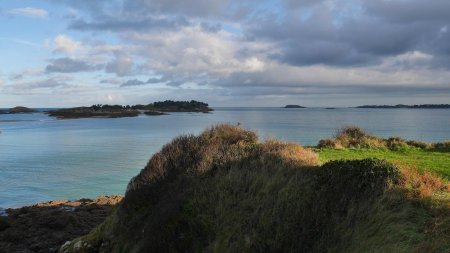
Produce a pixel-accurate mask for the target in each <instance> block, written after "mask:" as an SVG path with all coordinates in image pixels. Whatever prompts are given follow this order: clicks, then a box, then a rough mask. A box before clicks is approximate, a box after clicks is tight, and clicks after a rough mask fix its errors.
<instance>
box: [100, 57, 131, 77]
mask: <svg viewBox="0 0 450 253" xmlns="http://www.w3.org/2000/svg"><path fill="white" fill-rule="evenodd" d="M114 56H115V58H114V60H112V61H110V62H109V63H108V64H106V68H105V70H106V72H108V73H115V74H116V75H118V76H126V75H130V74H132V71H133V66H134V63H133V59H132V58H131V57H130V56H128V55H127V54H126V53H124V52H114Z"/></svg>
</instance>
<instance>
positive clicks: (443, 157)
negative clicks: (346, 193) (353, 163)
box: [314, 148, 450, 179]
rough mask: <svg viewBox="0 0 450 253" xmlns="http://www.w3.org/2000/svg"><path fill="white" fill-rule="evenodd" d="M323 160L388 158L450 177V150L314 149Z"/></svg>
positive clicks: (401, 164)
mask: <svg viewBox="0 0 450 253" xmlns="http://www.w3.org/2000/svg"><path fill="white" fill-rule="evenodd" d="M314 150H315V151H316V152H317V153H318V154H319V158H320V160H321V162H327V161H330V160H352V159H364V158H370V157H374V158H379V159H386V160H388V161H390V162H393V163H395V164H397V165H399V166H407V167H410V168H417V169H418V170H421V171H430V172H433V173H436V174H438V175H440V176H442V177H444V178H446V179H450V152H436V151H429V150H423V149H418V148H409V149H405V150H400V151H393V150H389V149H357V148H356V149H352V148H347V149H332V148H322V149H314Z"/></svg>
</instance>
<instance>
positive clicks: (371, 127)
mask: <svg viewBox="0 0 450 253" xmlns="http://www.w3.org/2000/svg"><path fill="white" fill-rule="evenodd" d="M216 123H231V124H237V123H241V124H242V126H243V127H245V128H250V129H253V130H256V131H257V132H258V133H259V135H260V137H261V138H271V137H276V138H279V139H282V140H285V141H290V142H297V143H300V144H302V145H316V144H317V142H318V141H319V140H320V139H322V138H328V137H330V136H331V135H333V134H334V132H335V131H336V129H337V128H339V127H342V126H344V125H358V126H361V127H363V128H364V129H366V130H367V131H368V132H370V133H372V134H375V135H378V136H382V137H389V136H400V137H403V138H408V139H415V140H421V141H428V142H437V141H444V140H449V139H450V128H449V126H450V110H448V109H434V110H429V109H357V108H337V109H335V110H326V109H323V108H305V109H283V108H215V111H214V112H212V113H171V114H169V115H164V116H145V115H143V116H139V117H134V118H117V119H95V118H90V119H71V120H56V119H54V118H50V117H48V116H47V115H45V114H15V115H0V131H1V133H0V207H3V208H7V207H17V206H22V205H29V204H32V203H36V202H43V201H48V200H53V199H78V198H81V197H95V196H97V195H106V194H123V193H124V191H125V189H126V185H127V183H128V181H129V180H130V179H131V177H133V176H134V175H136V174H137V173H138V172H139V171H140V170H141V169H142V168H143V167H144V166H145V165H146V163H147V161H148V160H149V158H150V157H151V155H152V154H154V153H155V152H157V151H158V150H159V149H160V148H161V147H162V146H163V145H164V144H166V143H167V142H169V141H170V140H171V139H172V138H174V137H175V136H177V135H180V134H198V133H199V132H201V131H202V130H204V129H205V128H206V127H209V126H211V125H212V124H216Z"/></svg>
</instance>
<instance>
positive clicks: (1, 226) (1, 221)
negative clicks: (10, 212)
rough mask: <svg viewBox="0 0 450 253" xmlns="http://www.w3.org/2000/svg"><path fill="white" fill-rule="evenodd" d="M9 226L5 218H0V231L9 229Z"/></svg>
mask: <svg viewBox="0 0 450 253" xmlns="http://www.w3.org/2000/svg"><path fill="white" fill-rule="evenodd" d="M10 226H11V225H10V224H9V222H8V220H7V219H6V218H3V217H0V231H3V230H5V229H7V228H9V227H10Z"/></svg>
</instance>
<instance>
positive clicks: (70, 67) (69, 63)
mask: <svg viewBox="0 0 450 253" xmlns="http://www.w3.org/2000/svg"><path fill="white" fill-rule="evenodd" d="M97 69H98V67H96V66H93V65H90V64H88V63H87V62H84V61H79V60H74V59H71V58H58V59H54V60H51V63H50V64H49V65H47V67H46V68H45V70H46V72H60V73H73V72H82V71H95V70H97Z"/></svg>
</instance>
